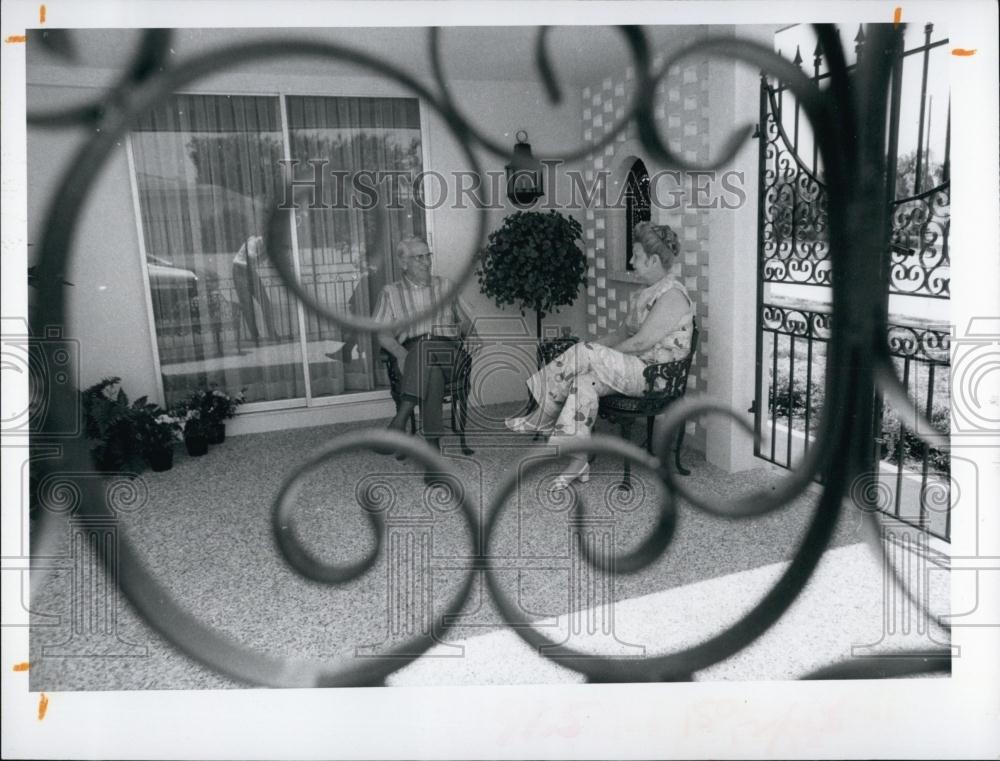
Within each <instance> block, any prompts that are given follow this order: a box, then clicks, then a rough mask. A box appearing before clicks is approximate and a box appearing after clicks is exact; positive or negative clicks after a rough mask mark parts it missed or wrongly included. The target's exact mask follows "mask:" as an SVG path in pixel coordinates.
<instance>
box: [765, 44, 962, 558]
mask: <svg viewBox="0 0 1000 761" xmlns="http://www.w3.org/2000/svg"><path fill="white" fill-rule="evenodd" d="M933 31H934V30H933V26H932V25H930V24H928V25H926V26H925V27H924V37H925V40H924V44H923V45H921V46H919V47H915V48H912V49H910V50H905V51H899V52H897V53H896V54H895V55H894V57H893V60H892V74H891V81H890V90H889V120H888V134H887V140H886V146H887V147H886V161H885V167H886V169H885V171H886V177H888V178H890V181H889V182H887V183H886V187H887V197H886V200H885V202H884V204H882V205H881V208H882V209H884V220H885V224H886V225H887V226H888V246H887V248H886V249H885V255H884V257H883V260H882V261H880V262H878V266H879V267H880V268H883V269H884V275H885V283H886V289H885V298H884V302H883V308H884V309H886V311H887V312H888V300H889V297H890V296H893V295H899V296H908V297H917V298H920V299H931V300H935V299H948V298H949V295H950V274H949V268H950V252H949V248H948V233H949V210H950V156H949V154H950V142H951V141H950V113H949V119H948V125H947V126H946V127H945V129H946V137H945V149H944V160H943V162H942V163H938V164H934V163H933V162H932V154H931V151H930V149H929V129H930V126H929V124H928V125H927V130H926V131H927V133H928V134H925V123H926V122H928V121H929V113H928V112H927V110H926V109H925V104H926V101H927V90H928V74H929V64H930V54H931V51H933V50H934V49H936V48H939V47H942V46H944V45H946V44H947V42H948V40H947V39H941V40H936V41H932V40H931V37H932V34H933ZM855 41H856V43H857V46H856V48H855V51H856V52H857V53H859V54H860V52H861V50H862V49H863V48H864V46H865V36H864V30H863V28H862V27H859V28H858V34H857V37H856V38H855ZM813 55H814V58H813V76H812V77H811V79H812V81H813V82H815V83H816V84H817V85H818V86H825V85H827V84H829V78H830V75H829V73H826V72H821V67H822V64H823V50H822V48H821V47H820V46H819V45H817V47H816V49H815V51H814V53H813ZM911 56H912V57H914V58H913V59H912V61H913V62H914V63H919V64H922V77H921V89H920V93H919V98H920V100H919V109H918V110H919V123H918V126H917V149H916V151H915V152H914V153H913V154H912V155H906V156H902V157H901V156H899V155H897V154H898V153H899V135H900V120H901V114H902V113H903V111H904V101H903V98H904V92H903V90H904V88H903V79H902V72H903V65H904V62H905V61H906V59H907V58H910V57H911ZM794 63H795V65H796V66H798V67H799V68H801V66H802V63H803V61H802V56H801V52H800V51H798V50H796V55H795V59H794ZM854 68H855V67H854V66H850V67H848V69H849V70H850V71H853V70H854ZM911 105H912V104H911ZM800 108H801V106H800V104H799V103H798V102H797V101H796V100H795V99H794V98H793V97H792V95H791V93H789V92H788V88H787V87H786V86H785V85H784V84H782V83H772V82H771V81H770V80H769V79H768V77H766V76H762V77H761V85H760V122H759V127H758V131H757V137H758V139H759V196H758V203H759V208H758V249H757V251H758V270H757V304H758V314H757V376H756V393H755V401H754V407H753V411H754V414H755V418H754V424H755V431H756V433H757V440H756V443H755V447H754V454H755V455H757V456H758V457H761V458H763V459H765V460H767V461H769V462H772V463H775V464H777V465H781V466H783V467H792V466H793V464H794V463H795V461H796V460H797V459H799V458H800V457H802V456H803V455H804V454H805V453H806V452H807V451H808V449H809V447H810V446H811V445H813V444H814V437H815V421H816V420H817V419H818V417H819V414H820V410H821V408H822V406H823V403H824V397H825V378H824V376H825V364H826V363H825V358H826V353H827V351H826V350H827V344H828V342H829V338H830V329H831V314H830V307H829V303H828V294H829V293H830V288H831V286H832V267H831V262H830V243H829V217H828V192H829V191H828V187H827V182H826V180H825V177H824V175H825V172H824V167H823V165H822V162H821V161H820V160H819V156H818V152H817V146H816V143H815V141H812V140H811V139H809V136H808V135H807V134H806V133H805V131H804V130H803V129H802V128H801V125H800ZM803 153H805V154H806V155H803ZM774 286H777V287H774ZM787 286H796V287H798V286H808V287H809V290H810V291H811V293H809V294H803V293H802V289H801V288H799V289H798V293H797V294H796V295H795V296H789V295H787V292H788V291H789V290H791V289H789V288H787ZM783 287H784V290H785V291H786V294H785V295H782V294H781V292H780V291H781V290H782V289H783ZM849 287H850V286H849ZM824 297H826V298H824ZM918 303H919V302H918ZM913 311H919V310H913ZM889 328H890V330H889V336H888V342H889V349H890V354H891V356H892V358H893V363H894V365H895V367H896V372H897V374H898V375H899V377H900V378H901V379H902V382H903V385H904V387H905V388H906V390H907V393H908V394H909V396H910V398H911V400H912V402H913V403H914V404H917V405H920V406H921V409H922V410H923V412H924V415H925V416H926V417H927V418H928V419H929V420H930V421H931V422H932V423H933V424H934V428H935V430H937V431H938V432H940V433H944V434H947V433H948V425H949V408H950V394H949V392H950V379H949V369H950V365H949V347H950V338H951V333H950V330H949V329H948V327H947V326H945V325H942V324H941V323H940V322H934V321H928V320H924V319H922V318H920V317H916V316H913V315H912V311H911V314H909V315H893V314H891V313H890V314H889ZM872 404H873V408H874V415H873V419H874V421H875V424H874V429H873V434H872V437H871V448H870V449H871V453H870V461H871V472H872V475H873V479H874V482H875V484H876V487H875V488H876V490H877V491H878V493H879V503H880V504H879V509H881V510H882V511H883V512H886V513H888V514H890V515H893V516H894V517H896V518H899V519H900V520H903V521H905V522H907V523H910V524H912V525H916V526H919V527H921V528H924V529H926V530H927V531H929V532H930V533H931V534H933V535H935V536H938V537H940V538H943V539H948V537H949V535H950V519H949V515H948V510H947V509H946V508H947V505H948V478H949V460H948V456H947V453H945V452H943V451H942V450H941V449H940V448H938V447H933V446H931V445H929V444H928V443H927V442H925V441H922V440H921V439H920V438H919V437H918V436H916V435H915V434H914V433H913V430H912V429H913V423H912V421H911V422H910V423H909V424H907V423H906V422H904V420H902V419H900V416H899V414H898V412H897V411H896V410H894V409H892V408H890V407H889V406H888V405H887V404H885V403H884V402H883V400H882V398H881V396H880V395H879V394H877V393H876V394H875V395H874V396H873V400H872ZM942 508H944V509H942Z"/></svg>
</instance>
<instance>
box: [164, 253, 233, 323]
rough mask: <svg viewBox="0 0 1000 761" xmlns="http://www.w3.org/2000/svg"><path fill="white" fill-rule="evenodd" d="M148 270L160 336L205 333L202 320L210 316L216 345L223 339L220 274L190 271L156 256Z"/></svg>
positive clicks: (207, 271)
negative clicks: (221, 331)
mask: <svg viewBox="0 0 1000 761" xmlns="http://www.w3.org/2000/svg"><path fill="white" fill-rule="evenodd" d="M146 270H147V272H148V273H149V291H150V296H151V297H152V301H153V314H154V317H155V320H156V332H157V333H158V334H159V335H164V334H173V335H185V334H188V333H192V332H193V333H201V332H202V319H203V317H204V316H205V315H207V316H208V318H209V320H210V323H211V328H212V332H213V333H216V342H217V343H218V342H219V341H220V340H221V337H220V336H219V335H218V333H219V331H220V330H221V325H219V324H218V323H219V322H220V320H221V319H222V312H223V309H222V303H221V302H222V298H221V294H220V293H219V276H218V274H217V273H216V272H213V271H212V270H211V269H207V270H201V269H198V270H194V269H187V268H185V267H180V266H177V265H175V264H174V263H173V262H171V261H170V260H168V259H163V258H160V257H158V256H154V255H152V254H149V255H147V257H146ZM206 307H207V309H206Z"/></svg>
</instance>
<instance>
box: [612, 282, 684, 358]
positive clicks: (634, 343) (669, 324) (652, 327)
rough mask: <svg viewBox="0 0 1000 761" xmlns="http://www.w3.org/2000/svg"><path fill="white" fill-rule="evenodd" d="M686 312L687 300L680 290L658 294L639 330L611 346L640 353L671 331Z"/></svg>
mask: <svg viewBox="0 0 1000 761" xmlns="http://www.w3.org/2000/svg"><path fill="white" fill-rule="evenodd" d="M687 312H688V301H687V299H686V298H685V297H684V294H682V293H681V292H680V291H678V290H676V289H671V290H669V291H667V292H666V293H665V294H663V295H662V296H660V298H658V299H657V300H656V303H655V304H653V308H652V309H651V310H650V311H649V314H648V315H646V319H645V320H643V323H642V325H641V326H639V332H638V333H636V334H635V335H634V336H632V337H631V338H626V339H625V340H624V341H621V342H619V343H617V344H615V345H613V346H611V348H612V349H617V350H618V351H620V352H622V353H623V354H641V353H642V352H644V351H646V350H647V349H650V348H652V347H653V346H654V345H655V344H656V342H657V341H658V340H660V339H661V338H662V337H663V336H665V335H666V334H667V333H669V332H671V331H672V330H673V329H674V328H675V327H677V324H678V323H679V322H680V321H681V319H682V318H683V317H684V315H686V314H687Z"/></svg>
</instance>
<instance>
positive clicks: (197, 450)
mask: <svg viewBox="0 0 1000 761" xmlns="http://www.w3.org/2000/svg"><path fill="white" fill-rule="evenodd" d="M184 446H185V448H186V449H187V452H188V454H189V455H191V456H192V457H201V456H202V455H203V454H205V453H206V452H207V451H208V439H207V438H206V437H205V436H204V435H203V434H194V435H191V436H185V437H184Z"/></svg>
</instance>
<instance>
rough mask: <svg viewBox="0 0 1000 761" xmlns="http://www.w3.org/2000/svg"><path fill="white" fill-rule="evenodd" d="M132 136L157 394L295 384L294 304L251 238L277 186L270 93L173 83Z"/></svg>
mask: <svg viewBox="0 0 1000 761" xmlns="http://www.w3.org/2000/svg"><path fill="white" fill-rule="evenodd" d="M131 139H132V146H133V153H134V158H135V169H136V180H137V185H138V192H139V206H140V215H141V220H142V228H143V234H144V236H145V243H146V252H147V265H148V269H149V280H150V292H151V294H152V301H153V316H154V322H155V325H156V336H157V343H158V346H159V354H160V365H161V369H162V373H163V382H164V391H165V393H166V401H167V404H168V405H169V404H173V403H175V402H177V401H181V400H183V399H184V398H186V397H187V396H188V395H189V394H190V393H191V392H192V391H194V390H196V389H199V388H204V387H208V386H212V385H217V386H219V387H221V388H225V389H227V390H230V391H233V392H235V391H239V390H240V389H243V388H245V389H246V391H247V401H273V400H278V399H289V398H296V397H303V396H305V384H304V382H303V377H302V369H301V367H302V364H301V363H302V357H301V346H300V343H299V340H298V315H297V306H296V303H295V300H294V298H292V297H290V294H289V293H288V292H287V290H286V289H285V288H284V287H283V286H282V285H281V281H280V279H279V278H278V276H277V272H276V271H275V270H274V268H273V266H272V265H271V264H270V262H269V259H268V257H267V252H266V251H264V250H263V246H262V245H261V241H255V240H253V239H254V238H255V237H256V236H262V235H263V234H264V229H263V226H264V224H265V221H266V213H267V209H269V208H272V207H273V206H274V205H275V201H276V200H278V199H280V197H281V196H280V194H281V192H282V185H281V179H282V178H281V163H280V159H282V158H283V155H284V151H283V146H282V132H281V119H280V113H279V100H278V99H277V98H274V97H243V96H216V95H177V96H174V97H173V98H171V99H170V100H169V101H166V102H165V103H163V104H162V105H161V106H159V107H157V108H156V109H155V110H153V111H151V112H149V113H148V114H146V115H145V116H144V118H143V119H142V120H141V122H140V123H139V125H138V126H137V127H136V129H135V130H134V131H133V134H132V138H131ZM248 241H249V244H248Z"/></svg>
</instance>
